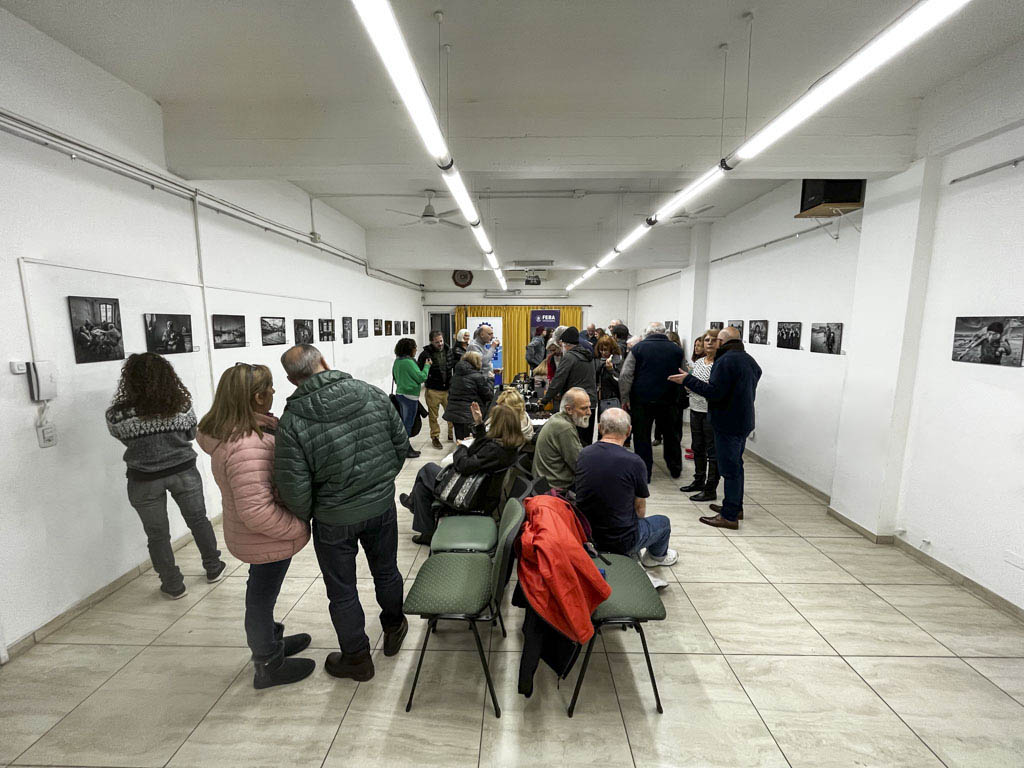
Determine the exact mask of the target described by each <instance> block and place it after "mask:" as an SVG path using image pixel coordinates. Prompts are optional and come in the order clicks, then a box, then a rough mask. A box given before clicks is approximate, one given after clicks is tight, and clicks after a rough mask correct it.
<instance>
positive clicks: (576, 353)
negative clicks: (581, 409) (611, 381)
mask: <svg viewBox="0 0 1024 768" xmlns="http://www.w3.org/2000/svg"><path fill="white" fill-rule="evenodd" d="M573 387H579V388H580V389H582V390H583V391H584V392H586V393H587V394H588V395H590V407H591V408H593V407H594V406H595V405H597V377H596V376H595V375H594V356H593V355H592V354H590V352H588V351H587V350H586V349H584V348H583V347H573V348H572V349H570V350H569V351H568V352H566V353H565V354H564V355H562V362H560V363H559V364H558V368H556V369H555V376H554V378H553V379H551V383H550V384H548V388H547V391H546V392H545V393H544V400H543V402H545V403H547V402H550V401H554V402H556V403H557V402H558V401H559V400H561V399H562V395H564V394H565V393H566V392H568V391H569V390H570V389H572V388H573Z"/></svg>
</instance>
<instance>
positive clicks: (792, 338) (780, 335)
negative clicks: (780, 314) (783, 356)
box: [775, 321, 804, 349]
mask: <svg viewBox="0 0 1024 768" xmlns="http://www.w3.org/2000/svg"><path fill="white" fill-rule="evenodd" d="M803 328H804V324H803V323H783V322H782V321H779V328H778V332H777V334H776V341H775V343H776V345H777V346H778V347H779V348H780V349H800V336H801V334H802V333H803Z"/></svg>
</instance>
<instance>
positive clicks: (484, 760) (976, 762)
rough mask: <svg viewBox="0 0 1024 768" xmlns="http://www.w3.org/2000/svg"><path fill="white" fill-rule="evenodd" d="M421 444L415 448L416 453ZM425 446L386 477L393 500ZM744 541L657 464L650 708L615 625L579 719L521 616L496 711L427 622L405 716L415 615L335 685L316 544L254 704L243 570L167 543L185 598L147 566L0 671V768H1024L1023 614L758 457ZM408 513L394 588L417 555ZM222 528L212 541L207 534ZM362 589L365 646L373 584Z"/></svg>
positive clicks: (289, 595)
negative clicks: (665, 535) (205, 573)
mask: <svg viewBox="0 0 1024 768" xmlns="http://www.w3.org/2000/svg"><path fill="white" fill-rule="evenodd" d="M420 442H424V441H423V440H421V441H420ZM437 456H438V452H435V451H433V450H431V449H429V448H424V450H423V457H422V458H421V459H420V460H417V461H416V462H410V464H409V465H408V466H407V467H406V469H405V470H404V471H403V473H402V475H401V477H400V479H399V490H403V491H404V490H408V489H409V487H410V486H411V484H412V480H413V477H414V476H415V473H416V470H417V469H418V468H419V466H421V465H422V463H423V462H425V461H429V460H431V459H436V458H437ZM747 477H748V483H747V507H746V520H745V521H744V523H743V527H742V528H741V529H740V530H739V531H736V532H733V531H724V532H723V531H720V530H717V529H712V528H708V527H706V526H703V525H700V524H699V523H698V522H697V517H698V515H699V514H701V513H702V511H703V509H702V508H699V507H698V506H697V505H695V504H692V503H691V502H689V501H687V500H686V499H685V497H684V496H683V495H682V494H680V493H679V491H678V490H677V488H678V486H679V485H680V483H679V482H677V481H673V480H671V479H670V478H669V477H668V476H667V474H666V473H665V471H664V467H663V465H659V467H658V469H657V470H656V477H655V481H654V484H653V491H652V493H653V495H652V498H651V500H650V504H649V512H650V513H651V514H655V513H657V514H665V515H668V516H669V517H670V518H671V520H672V524H673V537H672V546H673V547H674V548H675V549H677V550H678V551H679V562H678V563H677V564H676V565H675V566H673V567H671V568H660V569H658V570H659V571H660V575H661V576H662V578H664V579H666V580H668V581H669V582H670V584H669V586H668V588H667V589H665V590H664V591H663V593H662V599H663V600H664V602H665V604H666V607H667V609H668V618H667V619H666V620H665V621H664V622H661V623H658V624H653V625H649V626H648V630H647V632H648V638H649V641H650V646H651V650H652V652H653V654H654V656H653V659H654V667H655V670H656V672H657V675H658V682H659V687H660V690H661V695H662V698H663V700H664V705H665V713H664V714H663V715H658V714H657V713H656V712H655V709H654V701H653V696H652V694H651V688H650V684H649V682H648V678H647V671H646V667H645V664H644V659H643V655H642V654H641V652H640V650H641V649H640V645H639V639H638V637H637V635H636V634H635V633H633V632H628V633H624V632H620V631H618V630H609V631H606V633H605V637H604V638H603V641H602V642H601V643H599V644H598V646H597V652H596V653H595V655H594V658H593V659H592V661H591V665H590V669H589V671H588V674H587V679H586V682H585V684H584V688H583V694H582V699H581V702H580V704H579V705H578V708H577V710H576V715H575V717H574V718H573V719H571V720H570V719H568V718H567V717H566V716H565V708H566V706H567V704H568V701H569V698H570V696H571V694H572V685H573V683H574V682H575V674H573V675H572V676H571V677H570V679H569V680H568V681H563V682H562V683H561V684H558V683H557V681H556V679H555V677H554V675H553V674H552V673H551V672H550V671H549V670H548V669H547V668H546V667H544V666H543V665H542V667H541V669H540V670H539V671H538V673H537V676H536V679H535V686H536V687H535V692H534V695H533V697H532V698H530V699H528V700H527V699H524V698H523V697H521V696H519V695H518V694H517V693H516V683H517V675H518V669H519V653H518V651H519V649H520V647H521V643H520V641H519V637H518V633H517V631H516V628H517V627H518V619H519V615H518V612H517V610H516V609H513V608H512V607H511V606H510V604H509V603H508V596H506V606H505V611H506V613H505V615H506V616H508V617H509V619H510V621H509V625H510V628H511V629H512V631H511V633H510V636H509V637H508V638H507V639H503V638H502V637H501V634H500V633H499V632H498V631H486V632H484V633H483V634H484V643H485V645H486V646H487V647H488V653H489V657H490V663H491V667H492V671H493V675H494V679H495V684H496V686H497V691H498V697H499V700H500V703H501V706H502V716H501V719H496V718H495V717H494V715H493V713H492V710H491V705H490V702H489V701H488V700H487V697H486V695H485V688H484V681H483V675H482V673H481V670H480V666H479V662H478V659H477V656H476V653H475V651H474V644H473V639H472V635H471V634H470V633H469V632H467V631H466V630H465V629H463V628H460V627H457V626H449V627H442V628H441V629H440V631H439V632H438V634H437V636H436V639H432V642H431V648H432V650H430V651H429V652H428V657H427V659H426V662H425V664H424V667H423V674H422V677H421V681H420V686H419V689H418V691H417V694H416V702H415V706H414V707H413V710H412V712H410V713H406V712H405V707H404V703H405V698H406V696H407V694H408V689H409V685H410V683H411V680H412V674H413V672H414V669H415V663H416V648H417V646H418V643H419V641H420V640H422V637H423V631H424V626H423V624H424V622H422V621H419V620H413V621H412V626H411V628H410V632H409V636H408V639H407V640H406V644H405V650H403V651H402V652H401V653H400V654H399V655H398V656H396V657H394V658H384V657H383V656H382V655H381V654H380V653H379V651H378V652H377V653H376V654H375V662H376V665H377V674H376V677H375V678H374V679H373V680H372V681H370V682H368V683H361V684H356V683H354V682H351V681H340V680H335V679H333V678H331V677H328V676H327V675H326V674H325V673H324V672H323V670H322V662H323V659H324V657H325V656H326V654H327V652H328V650H330V649H333V648H335V647H336V646H335V643H336V640H335V637H334V632H333V629H332V627H331V623H330V618H329V616H328V613H327V599H326V595H325V593H324V588H323V582H322V580H321V579H320V578H319V570H318V568H317V565H316V560H315V557H314V555H313V550H312V547H307V548H306V549H305V550H304V551H303V552H302V553H300V554H299V555H298V556H297V557H296V558H295V561H294V564H293V566H292V569H291V571H290V572H289V576H288V579H287V580H286V582H285V586H284V589H283V590H282V593H281V598H280V600H279V602H278V616H279V618H283V620H284V621H285V622H286V623H287V624H288V628H289V630H290V631H307V632H310V633H311V634H312V635H313V638H314V641H313V649H312V650H311V651H310V652H309V654H308V655H310V656H312V657H313V658H315V659H316V660H317V662H318V667H320V668H318V669H317V671H316V672H315V673H314V675H313V676H312V677H310V678H308V679H307V680H305V681H303V682H302V683H300V684H298V685H294V686H289V687H286V688H277V689H271V690H268V691H261V692H256V691H254V690H253V689H252V685H251V668H250V666H249V664H248V651H247V649H246V648H245V638H244V634H243V632H242V626H241V618H242V595H243V593H244V589H245V566H244V565H242V564H240V563H238V561H236V560H234V559H230V558H229V561H228V562H229V569H230V572H231V575H230V576H229V577H228V578H227V579H225V580H224V581H223V582H221V583H220V584H217V585H212V586H211V585H207V584H206V583H205V579H203V578H202V567H201V565H200V563H199V559H198V556H197V553H196V551H195V548H194V547H192V546H189V547H187V548H186V549H184V550H182V551H181V552H180V553H179V563H180V564H181V565H182V567H183V569H184V570H185V571H186V572H187V573H188V574H189V589H190V592H189V595H188V597H187V598H186V599H184V600H181V601H177V602H170V601H167V600H163V599H161V598H160V596H159V595H158V594H157V583H156V581H155V578H154V577H153V575H152V574H151V573H147V574H145V575H143V576H141V577H140V578H138V579H136V580H135V581H133V582H131V583H129V584H127V585H126V586H124V587H122V588H121V589H120V590H118V591H117V592H115V593H114V594H112V595H110V596H109V597H107V598H106V599H105V600H103V601H102V602H101V603H99V604H98V605H96V606H95V607H93V608H92V609H90V610H88V611H86V612H85V613H83V614H81V615H80V616H78V617H76V618H74V619H73V620H71V621H70V622H68V623H67V624H66V625H64V626H63V627H61V628H60V629H58V630H57V631H55V632H53V633H52V634H51V635H50V636H49V637H47V638H46V639H45V641H44V642H43V643H41V644H40V645H37V646H36V647H34V648H33V649H31V650H30V651H29V652H28V653H26V654H25V655H23V656H21V657H19V658H17V659H15V660H14V661H13V662H12V663H11V664H9V665H7V666H6V667H4V668H3V669H2V670H0V765H8V764H10V765H60V766H164V765H170V766H175V767H179V766H181V767H184V766H309V767H310V768H318V767H319V766H329V767H335V768H340V767H341V766H357V767H359V768H362V767H364V766H366V767H372V766H382V767H384V766H387V767H388V768H396V767H398V766H415V767H416V768H421V767H422V766H430V765H437V766H518V765H523V766H546V765H552V766H559V767H565V766H571V765H593V764H600V765H604V766H728V767H730V768H732V767H740V766H742V767H746V766H786V765H792V766H814V767H815V768H820V767H821V766H879V767H882V766H885V767H889V766H919V765H920V766H940V765H944V764H945V765H950V766H953V765H956V766H960V765H963V766H979V768H997V767H998V766H1024V625H1022V624H1021V623H1019V622H1017V621H1015V620H1014V619H1013V618H1011V617H1009V616H1008V615H1006V614H1004V613H1001V612H999V611H998V610H996V609H995V608H992V607H990V606H989V605H987V604H985V603H984V602H982V601H980V600H978V599H977V598H975V597H973V596H972V595H970V594H969V593H968V592H966V591H964V590H963V589H961V588H959V587H957V586H954V585H952V584H950V583H949V582H947V581H946V580H945V579H944V578H943V577H942V576H940V575H939V574H937V573H935V572H933V571H931V570H930V569H928V568H926V567H925V566H923V565H921V564H920V563H918V562H917V561H916V560H913V559H912V558H910V557H908V556H907V555H906V554H904V553H903V552H901V551H899V550H897V549H894V548H892V547H878V546H875V545H872V544H870V543H869V542H867V541H866V540H865V539H863V538H861V537H859V536H858V535H857V534H856V533H854V532H853V531H851V530H849V529H848V528H846V527H845V526H843V525H841V524H840V523H838V522H836V521H835V520H833V519H831V518H829V517H827V516H826V514H825V507H824V506H823V505H822V504H821V502H820V501H818V500H817V499H815V498H813V497H811V496H809V495H808V494H806V493H805V492H804V491H802V490H801V489H800V488H798V487H795V486H794V485H792V484H791V483H789V482H787V481H786V480H785V479H783V478H781V477H779V476H777V475H774V474H773V473H772V472H770V471H769V470H767V469H765V468H764V467H762V466H761V465H759V464H757V463H755V462H748V463H747ZM409 524H410V519H409V516H408V515H407V514H406V513H405V512H404V510H400V529H401V531H402V541H401V543H400V548H399V567H400V569H401V570H402V572H403V573H404V574H405V575H406V577H407V583H411V578H412V577H414V576H415V573H416V571H417V570H418V568H419V565H420V564H421V563H422V562H423V560H424V558H425V554H426V553H425V552H424V551H421V548H419V547H417V546H415V545H413V544H412V543H411V541H409V534H410V532H411V529H410V525H409ZM218 533H219V532H218ZM359 576H360V577H361V578H362V579H364V581H363V582H362V583H361V593H362V599H363V604H364V606H365V608H366V611H367V615H368V617H369V618H368V629H367V631H368V634H370V636H371V640H372V642H373V643H374V645H375V647H376V646H378V645H379V642H380V635H381V628H380V625H379V622H378V621H377V620H376V610H375V608H374V601H373V588H372V581H370V580H369V579H368V578H367V577H368V576H369V571H368V570H367V568H366V565H365V562H362V564H361V566H360V570H359Z"/></svg>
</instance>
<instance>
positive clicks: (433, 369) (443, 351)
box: [416, 329, 455, 448]
mask: <svg viewBox="0 0 1024 768" xmlns="http://www.w3.org/2000/svg"><path fill="white" fill-rule="evenodd" d="M427 360H430V361H431V366H430V371H429V373H427V380H426V382H424V388H425V390H426V391H425V396H426V399H427V413H428V414H429V415H430V444H431V445H432V446H433V447H434V448H441V447H442V446H441V424H440V422H439V421H438V420H437V415H438V412H439V411H440V409H441V406H442V405H443V406H444V409H445V410H446V411H447V410H448V389H449V388H450V387H451V385H452V370H453V369H454V368H455V356H454V355H453V354H452V348H451V347H449V346H448V345H447V344H445V343H444V334H443V333H441V332H440V331H438V330H436V329H435V330H433V331H431V332H430V344H428V345H427V346H425V347H424V348H423V351H422V352H420V356H419V357H418V358H417V359H416V364H417V365H419V367H420V370H423V366H425V365H426V364H427ZM454 439H455V438H454V437H452V423H451V422H450V421H449V422H448V442H449V443H450V442H452V441H453V440H454Z"/></svg>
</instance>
